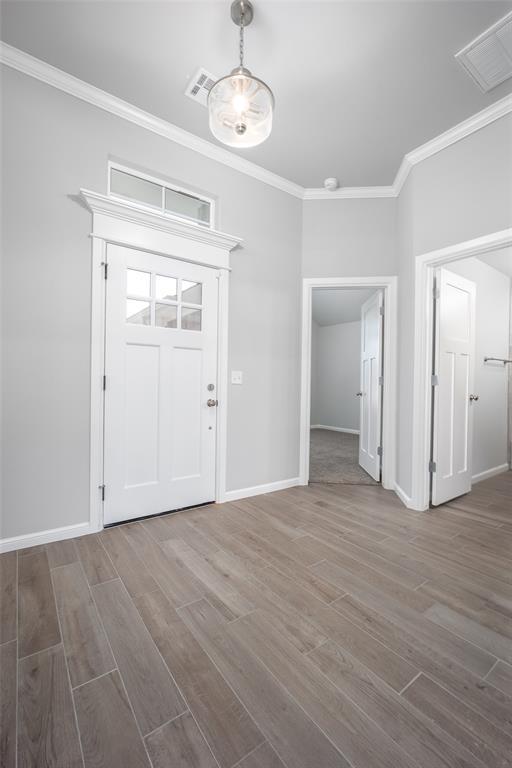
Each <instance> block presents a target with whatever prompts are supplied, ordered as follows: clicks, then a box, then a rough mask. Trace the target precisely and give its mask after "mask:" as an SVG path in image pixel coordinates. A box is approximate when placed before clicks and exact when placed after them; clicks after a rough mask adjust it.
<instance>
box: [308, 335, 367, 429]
mask: <svg viewBox="0 0 512 768" xmlns="http://www.w3.org/2000/svg"><path fill="white" fill-rule="evenodd" d="M315 325H316V326H317V327H316V329H315V331H314V332H313V336H312V355H311V378H312V381H314V382H315V385H314V386H313V387H312V391H311V424H312V425H313V426H314V425H322V426H325V427H338V428H341V429H354V430H359V398H358V397H356V392H357V391H358V390H359V379H360V365H361V323H360V322H359V321H355V322H352V323H339V324H337V325H325V326H319V325H317V324H316V323H315Z"/></svg>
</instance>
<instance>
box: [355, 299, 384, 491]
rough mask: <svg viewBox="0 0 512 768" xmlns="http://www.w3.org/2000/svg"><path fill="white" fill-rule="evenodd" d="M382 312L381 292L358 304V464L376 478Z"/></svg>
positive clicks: (377, 478)
mask: <svg viewBox="0 0 512 768" xmlns="http://www.w3.org/2000/svg"><path fill="white" fill-rule="evenodd" d="M383 312H384V294H383V292H382V291H377V292H376V293H375V294H374V295H373V296H371V297H370V298H369V299H368V300H367V301H365V303H364V304H363V306H362V307H361V386H360V391H359V396H360V427H359V428H360V434H359V464H360V465H361V466H362V468H363V469H364V470H365V471H366V472H368V474H369V475H371V477H373V479H374V480H377V481H378V480H380V469H381V429H382V384H381V382H382V378H381V377H382V357H383V355H382V343H383Z"/></svg>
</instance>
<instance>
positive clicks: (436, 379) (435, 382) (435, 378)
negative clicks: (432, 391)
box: [430, 373, 439, 387]
mask: <svg viewBox="0 0 512 768" xmlns="http://www.w3.org/2000/svg"><path fill="white" fill-rule="evenodd" d="M430 383H431V384H432V386H433V387H438V386H439V376H438V375H437V373H433V374H432V376H431V377H430Z"/></svg>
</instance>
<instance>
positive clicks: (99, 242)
mask: <svg viewBox="0 0 512 768" xmlns="http://www.w3.org/2000/svg"><path fill="white" fill-rule="evenodd" d="M80 194H81V198H82V200H83V201H84V202H85V204H86V206H87V208H88V209H89V210H90V211H91V213H92V232H91V239H92V259H91V269H92V278H91V285H92V297H91V412H90V437H91V444H90V519H89V524H88V531H87V532H89V533H92V532H94V531H99V530H101V529H102V528H103V498H102V497H103V493H102V491H103V488H104V475H103V451H104V445H103V439H104V437H103V435H104V390H103V376H104V371H105V264H106V261H107V258H106V256H107V245H108V244H116V245H124V246H126V247H131V248H136V249H137V250H141V251H147V252H150V253H156V254H158V255H162V256H169V257H172V258H173V259H181V260H182V261H187V262H190V263H196V264H202V265H204V266H208V267H212V268H214V269H216V270H217V275H218V286H219V288H218V291H219V293H218V296H219V305H218V306H219V320H218V336H217V338H218V355H217V359H218V371H217V392H218V400H219V406H218V411H217V451H216V472H215V501H216V502H219V503H220V502H223V501H225V499H226V453H227V445H226V440H227V394H228V300H229V273H230V253H231V251H232V250H233V249H234V248H236V247H237V246H238V245H240V244H241V242H242V241H241V239H240V238H237V237H233V236H232V235H227V234H225V233H222V232H217V231H215V230H211V229H206V228H200V227H198V226H196V225H194V224H190V223H188V222H179V221H176V220H172V219H169V218H168V217H166V216H164V215H163V214H160V213H150V212H148V211H142V210H140V209H138V208H137V207H132V206H130V205H127V204H126V203H123V202H120V201H116V200H113V199H112V198H109V197H108V196H105V195H100V194H97V193H95V192H89V191H88V190H81V191H80ZM106 494H108V488H107V489H106ZM55 538H63V537H62V536H56V537H55Z"/></svg>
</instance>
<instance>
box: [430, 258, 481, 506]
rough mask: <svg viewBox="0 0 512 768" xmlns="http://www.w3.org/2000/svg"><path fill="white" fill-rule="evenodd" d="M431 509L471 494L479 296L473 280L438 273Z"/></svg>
mask: <svg viewBox="0 0 512 768" xmlns="http://www.w3.org/2000/svg"><path fill="white" fill-rule="evenodd" d="M435 280H436V301H435V312H434V315H435V327H434V377H435V378H434V384H435V386H434V387H433V392H434V397H433V429H432V460H433V462H434V466H433V467H432V469H433V472H432V504H442V503H443V502H445V501H448V500H449V499H454V498H455V497H456V496H460V495H461V494H463V493H467V492H468V491H470V490H471V474H472V472H471V447H472V431H473V409H472V402H473V401H472V400H470V397H471V392H472V385H473V368H474V365H473V360H474V345H475V293H476V287H475V284H474V283H473V282H471V280H467V279H466V278H464V277H459V275H456V274H454V273H453V272H450V271H449V270H447V269H439V270H438V271H437V272H436V278H435Z"/></svg>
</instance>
